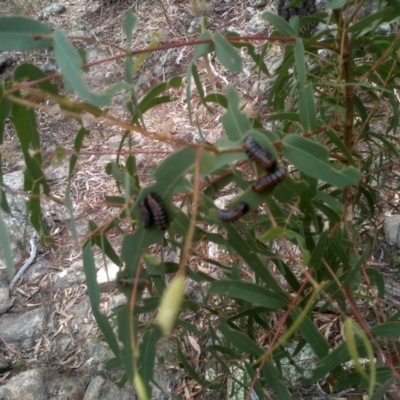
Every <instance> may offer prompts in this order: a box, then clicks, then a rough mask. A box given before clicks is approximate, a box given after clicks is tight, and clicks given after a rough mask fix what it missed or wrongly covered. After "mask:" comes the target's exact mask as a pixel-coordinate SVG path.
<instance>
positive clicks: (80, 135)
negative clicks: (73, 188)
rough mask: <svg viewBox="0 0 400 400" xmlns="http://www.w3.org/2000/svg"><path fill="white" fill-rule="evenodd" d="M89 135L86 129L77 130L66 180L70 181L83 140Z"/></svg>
mask: <svg viewBox="0 0 400 400" xmlns="http://www.w3.org/2000/svg"><path fill="white" fill-rule="evenodd" d="M89 133H90V132H89V131H88V130H87V129H85V128H84V127H82V128H80V129H79V131H78V133H77V134H76V136H75V141H74V153H73V154H72V155H71V159H70V161H69V170H68V179H71V176H72V173H73V172H74V168H75V165H76V162H77V161H78V154H79V152H80V150H81V149H82V144H83V140H84V139H85V137H86V136H88V135H89Z"/></svg>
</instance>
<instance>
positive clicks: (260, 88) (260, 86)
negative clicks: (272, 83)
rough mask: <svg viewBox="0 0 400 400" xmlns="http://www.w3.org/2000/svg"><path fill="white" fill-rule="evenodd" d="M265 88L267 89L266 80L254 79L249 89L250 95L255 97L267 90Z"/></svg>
mask: <svg viewBox="0 0 400 400" xmlns="http://www.w3.org/2000/svg"><path fill="white" fill-rule="evenodd" d="M267 89H268V86H267V82H260V81H256V82H254V84H253V86H252V88H251V90H250V97H255V96H257V95H260V94H263V93H265V92H266V91H267Z"/></svg>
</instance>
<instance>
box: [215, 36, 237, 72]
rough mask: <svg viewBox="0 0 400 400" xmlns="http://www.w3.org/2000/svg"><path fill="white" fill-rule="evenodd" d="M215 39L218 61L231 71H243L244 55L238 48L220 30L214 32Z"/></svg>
mask: <svg viewBox="0 0 400 400" xmlns="http://www.w3.org/2000/svg"><path fill="white" fill-rule="evenodd" d="M213 40H214V45H215V53H216V55H217V58H218V61H219V62H220V63H221V64H222V65H223V66H224V67H225V68H226V69H227V70H228V71H229V72H241V71H242V57H240V55H239V54H238V52H237V50H236V49H235V48H234V47H233V46H232V45H231V44H230V43H229V42H228V41H227V40H226V39H225V38H224V37H223V36H222V35H221V34H220V33H219V32H217V33H215V34H214V37H213Z"/></svg>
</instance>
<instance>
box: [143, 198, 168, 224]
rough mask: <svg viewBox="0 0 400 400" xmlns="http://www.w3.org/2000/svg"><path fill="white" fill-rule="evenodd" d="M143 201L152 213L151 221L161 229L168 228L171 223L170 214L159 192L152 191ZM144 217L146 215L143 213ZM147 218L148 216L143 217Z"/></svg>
mask: <svg viewBox="0 0 400 400" xmlns="http://www.w3.org/2000/svg"><path fill="white" fill-rule="evenodd" d="M143 201H144V203H143V204H144V206H145V207H146V208H147V210H148V211H149V213H150V221H151V222H152V223H154V224H155V225H156V226H157V228H159V229H162V230H165V229H167V228H168V225H169V221H168V215H167V211H166V210H165V207H164V204H163V202H162V200H161V198H160V196H159V195H158V194H157V193H154V192H150V193H148V194H147V196H146V197H145V198H144V200H143ZM143 217H144V215H143V214H142V218H143ZM145 219H146V217H145V218H143V220H145ZM150 225H151V224H150ZM150 225H149V226H150Z"/></svg>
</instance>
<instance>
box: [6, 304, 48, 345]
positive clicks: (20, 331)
mask: <svg viewBox="0 0 400 400" xmlns="http://www.w3.org/2000/svg"><path fill="white" fill-rule="evenodd" d="M45 317H46V310H45V309H44V308H37V309H35V310H32V311H26V312H24V313H21V314H4V315H3V316H2V317H1V318H0V337H1V338H2V339H4V340H5V341H6V342H7V343H8V344H10V345H11V346H13V347H17V348H20V349H29V348H31V347H33V345H34V344H35V339H36V336H37V334H38V333H39V331H41V330H42V329H43V328H44V323H45Z"/></svg>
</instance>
